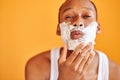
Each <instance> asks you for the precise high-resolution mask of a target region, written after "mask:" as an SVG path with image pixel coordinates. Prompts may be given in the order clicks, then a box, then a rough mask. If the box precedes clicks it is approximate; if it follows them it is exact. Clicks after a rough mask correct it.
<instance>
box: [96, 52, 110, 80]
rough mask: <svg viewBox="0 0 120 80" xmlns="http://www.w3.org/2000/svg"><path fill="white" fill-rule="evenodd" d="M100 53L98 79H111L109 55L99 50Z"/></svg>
mask: <svg viewBox="0 0 120 80" xmlns="http://www.w3.org/2000/svg"><path fill="white" fill-rule="evenodd" d="M97 53H98V55H99V68H98V80H109V62H108V57H107V56H106V55H105V54H104V53H102V52H100V51H97Z"/></svg>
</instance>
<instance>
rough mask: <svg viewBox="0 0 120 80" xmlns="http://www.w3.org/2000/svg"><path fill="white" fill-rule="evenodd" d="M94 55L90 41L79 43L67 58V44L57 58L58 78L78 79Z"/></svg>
mask: <svg viewBox="0 0 120 80" xmlns="http://www.w3.org/2000/svg"><path fill="white" fill-rule="evenodd" d="M94 56H95V52H94V51H93V45H92V43H89V44H87V45H85V44H84V43H81V44H80V45H79V46H78V47H77V48H76V49H75V50H74V51H73V52H72V53H71V54H70V56H69V57H68V58H66V57H67V46H66V45H65V46H64V48H63V50H62V51H61V54H60V58H59V60H58V68H59V75H58V80H80V79H81V77H82V76H83V75H84V73H85V72H86V70H87V68H88V66H89V64H90V63H91V62H92V60H93V58H94Z"/></svg>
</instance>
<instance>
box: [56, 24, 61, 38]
mask: <svg viewBox="0 0 120 80" xmlns="http://www.w3.org/2000/svg"><path fill="white" fill-rule="evenodd" d="M56 34H57V35H58V36H60V35H61V31H60V26H59V24H58V25H57V30H56Z"/></svg>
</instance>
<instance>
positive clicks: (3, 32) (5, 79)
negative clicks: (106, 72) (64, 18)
mask: <svg viewBox="0 0 120 80" xmlns="http://www.w3.org/2000/svg"><path fill="white" fill-rule="evenodd" d="M63 1H64V0H0V80H24V67H25V63H26V61H27V60H28V59H29V58H30V57H32V56H34V55H36V54H38V53H40V52H42V51H45V50H48V49H51V48H52V47H57V46H61V45H62V42H61V41H60V37H58V36H56V34H55V33H56V26H57V14H58V8H59V6H60V5H61V3H62V2H63ZM94 2H95V3H96V5H97V8H98V13H99V21H100V22H101V28H102V31H101V34H99V35H98V36H97V39H96V46H95V47H96V49H99V50H102V51H103V52H106V54H107V55H108V56H109V57H110V58H111V59H112V60H114V61H115V62H116V63H118V64H120V36H119V35H120V4H119V3H120V0H94Z"/></svg>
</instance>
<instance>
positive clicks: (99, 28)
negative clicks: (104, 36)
mask: <svg viewBox="0 0 120 80" xmlns="http://www.w3.org/2000/svg"><path fill="white" fill-rule="evenodd" d="M96 33H97V34H99V33H101V26H100V23H98V26H97V32H96Z"/></svg>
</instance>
